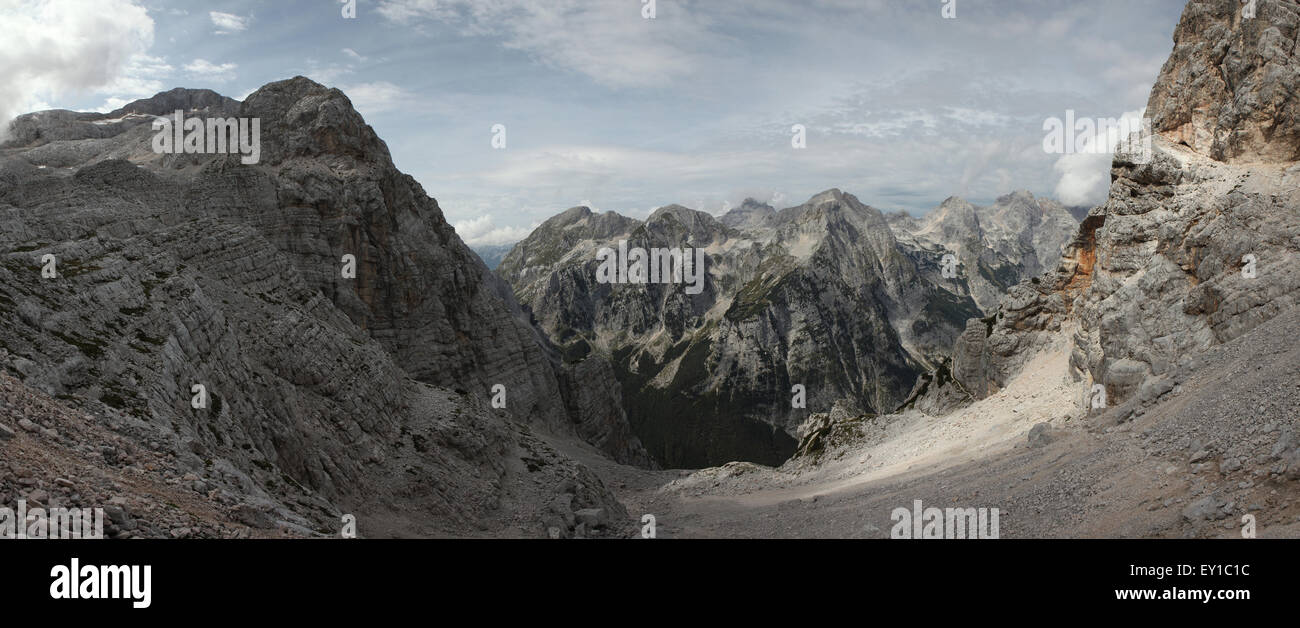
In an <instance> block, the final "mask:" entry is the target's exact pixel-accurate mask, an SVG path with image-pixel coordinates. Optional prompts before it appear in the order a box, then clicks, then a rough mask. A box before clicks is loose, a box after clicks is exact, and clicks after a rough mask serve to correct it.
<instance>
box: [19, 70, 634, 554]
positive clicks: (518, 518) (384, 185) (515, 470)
mask: <svg viewBox="0 0 1300 628" xmlns="http://www.w3.org/2000/svg"><path fill="white" fill-rule="evenodd" d="M176 109H181V110H183V111H185V112H187V115H188V116H193V117H225V116H231V117H240V118H257V119H259V120H260V122H261V143H262V152H261V161H260V163H258V164H257V165H255V166H249V165H243V164H241V163H240V161H239V158H238V156H232V155H212V154H157V153H155V152H154V151H153V149H152V148H151V139H152V137H153V135H154V131H153V129H152V128H151V123H152V122H153V120H155V119H156V118H155V116H160V115H166V114H170V113H171V112H172V111H174V110H176ZM13 128H14V132H13V134H12V135H11V139H10V140H9V141H8V142H6V143H5V144H3V145H0V250H3V251H4V254H3V258H0V262H2V263H0V368H3V369H4V370H7V371H8V372H10V373H11V374H12V376H13V377H14V378H16V380H17V381H18V382H19V383H20V385H21V386H23V387H26V388H29V389H32V390H34V391H40V392H42V393H44V394H46V395H48V396H50V397H52V398H54V399H55V400H56V401H57V402H59V403H61V404H64V405H66V406H68V407H70V408H75V409H76V410H78V411H83V412H87V413H90V414H92V415H94V416H96V417H98V419H99V420H100V421H101V422H102V423H103V424H104V425H106V426H108V427H109V428H110V429H111V430H113V431H114V432H115V433H118V434H122V435H124V436H126V437H128V438H130V439H131V440H132V441H134V442H136V443H145V442H147V443H151V444H153V445H154V446H156V449H157V451H159V452H160V454H161V455H163V456H164V457H166V458H167V459H169V460H171V461H172V462H171V463H170V464H171V465H172V466H174V468H175V469H176V472H175V475H176V476H178V477H179V476H182V475H187V474H193V475H195V476H198V477H199V478H201V480H202V482H203V484H204V486H205V488H206V489H207V490H209V491H218V492H221V491H225V492H226V493H229V494H230V495H231V496H232V497H231V499H233V500H235V501H238V502H239V504H237V506H238V507H240V508H254V509H258V510H259V511H261V512H264V513H265V514H266V515H267V517H266V519H265V520H266V521H271V522H273V523H272V525H277V524H278V523H286V522H287V523H293V524H294V525H296V526H297V528H295V529H297V530H298V531H299V532H305V531H315V532H319V533H324V532H326V531H330V530H334V529H335V528H337V527H338V525H337V523H338V519H337V516H338V515H339V514H340V513H352V514H355V515H356V516H357V518H358V524H359V528H360V530H361V533H362V534H367V533H370V534H375V535H422V534H477V533H483V532H485V531H490V530H501V529H510V530H514V531H515V532H516V533H517V534H520V535H545V534H547V533H548V532H550V533H552V534H560V535H567V534H571V533H572V529H573V526H572V525H560V526H556V525H553V523H554V521H551V523H550V524H547V523H546V522H545V521H544V519H545V518H546V517H550V516H552V515H546V514H545V513H546V512H550V511H548V510H546V509H547V507H548V506H547V504H550V503H552V501H553V500H552V497H553V498H554V499H556V500H558V499H560V497H561V496H567V502H568V506H566V507H568V508H571V509H579V510H580V509H582V508H584V507H592V508H599V509H601V510H602V511H604V512H606V513H608V514H609V515H610V516H611V517H610V521H621V517H622V516H623V515H624V514H625V513H623V511H622V507H621V506H620V505H619V504H618V502H617V500H615V499H614V498H613V497H612V495H611V494H610V493H609V492H608V491H607V490H606V489H605V487H604V486H603V484H602V483H601V481H600V480H599V479H598V478H596V477H595V476H593V475H592V474H591V473H590V472H589V471H587V470H586V469H585V468H584V467H583V466H582V465H580V464H577V463H574V462H573V461H572V460H569V459H568V458H567V457H566V456H563V455H560V454H558V453H557V452H556V450H555V449H553V448H552V447H551V446H550V445H549V444H548V439H555V438H558V439H561V440H562V441H565V442H567V441H570V440H571V441H574V442H580V441H582V440H585V441H586V442H587V443H590V444H591V446H594V447H597V448H599V449H600V450H602V451H603V452H605V453H606V454H607V455H609V456H612V457H614V458H615V459H617V460H619V461H622V462H627V463H631V464H649V463H650V461H649V458H648V456H646V454H645V451H644V449H643V448H641V446H640V444H639V442H638V441H637V439H636V438H635V437H634V436H632V435H631V434H630V431H629V429H628V425H627V422H626V419H625V416H624V414H623V411H622V406H621V400H620V398H619V395H618V392H619V391H618V390H617V389H616V388H615V389H611V388H609V387H607V386H601V383H600V381H599V379H597V378H593V376H592V374H593V373H597V374H598V373H601V372H602V370H607V369H608V368H609V367H608V364H602V363H600V362H599V360H596V359H592V360H589V361H583V362H570V363H565V362H562V361H561V360H560V359H559V358H558V356H557V354H556V352H555V349H554V347H552V346H551V345H550V344H549V343H548V342H547V341H546V340H545V339H544V338H543V337H542V335H541V333H540V332H539V331H538V330H537V329H536V328H535V327H533V326H532V325H531V324H530V322H529V321H528V318H527V316H526V315H525V314H524V313H523V311H522V310H521V309H520V308H519V306H518V305H517V304H516V302H515V300H514V297H513V295H512V294H511V291H510V289H509V288H508V286H506V285H505V284H504V283H503V282H501V281H500V280H499V279H497V278H496V277H495V276H494V275H493V274H492V273H490V272H489V271H488V270H487V269H486V268H485V267H484V266H483V264H482V262H481V261H479V259H478V257H477V256H475V255H474V254H473V253H472V252H471V251H470V250H469V249H468V248H467V247H466V246H465V245H464V244H463V243H462V242H461V241H460V238H459V237H458V236H457V235H456V233H455V231H454V230H453V229H452V227H451V226H450V225H449V224H447V222H446V221H445V220H444V218H443V216H442V212H441V210H440V209H439V207H438V205H437V202H436V201H435V200H434V199H432V198H430V197H429V196H428V195H427V194H425V192H424V190H423V189H422V188H421V187H420V185H419V184H418V183H416V182H415V181H414V179H412V178H411V177H409V176H407V175H405V174H402V173H401V172H399V171H397V169H396V168H395V167H394V166H393V163H392V160H391V158H390V156H389V153H388V149H387V147H386V146H385V144H384V143H383V141H382V140H380V139H379V138H378V137H377V136H376V135H375V133H374V131H373V130H372V129H371V128H370V127H369V126H368V125H367V124H366V123H365V121H364V120H363V119H362V118H361V116H360V115H359V114H358V113H357V112H356V111H355V110H354V109H353V108H352V106H351V103H350V102H349V101H348V99H347V97H346V96H345V95H344V94H343V93H342V92H339V91H338V90H333V89H327V88H325V87H322V86H320V85H318V84H316V83H314V82H312V81H310V80H307V79H304V78H301V77H300V78H296V79H292V80H288V81H282V82H278V83H272V84H269V85H267V86H265V87H263V88H262V89H260V90H258V91H256V92H254V93H253V94H251V95H250V96H249V97H248V98H247V99H246V100H245V101H244V102H242V103H235V102H234V101H231V100H230V99H226V98H222V97H219V96H216V95H215V94H213V93H211V92H202V91H189V90H174V91H172V92H165V93H163V94H159V95H158V96H156V97H154V98H152V99H147V100H144V101H139V102H136V103H132V104H130V105H127V106H126V107H124V108H123V109H121V110H119V111H117V112H113V113H110V114H74V113H71V112H40V113H35V114H29V115H26V116H23V117H21V118H19V119H18V120H17V121H15V123H14V126H13ZM349 255H350V256H353V258H354V262H355V277H351V276H347V275H346V274H345V273H344V272H343V271H342V269H343V267H344V266H345V264H347V261H348V260H347V258H345V256H349ZM44 273H48V274H44ZM196 385H198V386H202V387H203V389H202V390H201V391H200V392H198V393H196V392H195V391H196V390H197V389H195V388H194V386H196ZM199 396H201V397H202V401H204V402H205V404H204V407H197V408H196V407H194V406H195V405H196V403H197V402H196V398H198V397H199ZM494 401H495V402H498V403H494ZM499 402H504V407H502V404H501V403H499ZM6 410H8V409H6ZM4 419H5V420H6V421H15V422H16V421H18V420H20V419H24V420H29V421H31V422H33V423H34V424H37V425H42V424H44V423H45V422H46V419H44V418H43V417H42V416H39V415H37V416H17V417H15V416H13V415H12V414H8V413H7V414H6V416H5V417H4ZM33 437H39V434H37V435H35V436H33ZM2 446H3V444H0V447H2ZM83 453H84V452H83ZM89 453H94V452H93V451H92V452H89ZM87 455H89V454H87ZM94 462H95V461H89V463H92V464H93V463H94ZM556 503H558V502H556ZM557 512H561V513H562V512H563V508H560V509H559V510H558V511H557ZM570 512H571V511H570ZM570 519H571V517H565V516H561V517H560V520H561V521H569V520H570ZM552 528H553V529H554V530H550V529H552Z"/></svg>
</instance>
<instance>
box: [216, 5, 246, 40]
mask: <svg viewBox="0 0 1300 628" xmlns="http://www.w3.org/2000/svg"><path fill="white" fill-rule="evenodd" d="M208 17H209V18H211V19H212V25H213V26H216V27H217V30H215V31H213V32H214V33H215V34H217V35H231V34H234V33H238V32H241V31H243V30H246V29H247V28H248V18H246V17H240V16H238V15H234V14H232V13H222V12H220V11H209V12H208Z"/></svg>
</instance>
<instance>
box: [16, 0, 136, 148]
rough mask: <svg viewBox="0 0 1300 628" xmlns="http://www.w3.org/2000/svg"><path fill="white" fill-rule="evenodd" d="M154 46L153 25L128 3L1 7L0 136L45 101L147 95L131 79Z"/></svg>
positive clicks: (91, 0) (36, 1)
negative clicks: (109, 92)
mask: <svg viewBox="0 0 1300 628" xmlns="http://www.w3.org/2000/svg"><path fill="white" fill-rule="evenodd" d="M153 39H154V22H153V20H152V19H151V18H150V17H149V14H148V12H147V11H146V10H145V9H144V7H142V6H140V5H139V4H137V3H136V2H135V1H134V0H57V1H55V0H17V1H15V0H9V1H7V2H4V3H0V41H3V42H4V44H3V45H0V76H2V77H4V79H3V80H0V120H3V122H0V135H2V134H3V133H5V132H6V131H7V130H8V121H9V120H10V119H12V118H13V117H14V116H16V115H19V114H22V113H25V112H28V111H33V110H37V109H38V108H40V107H42V106H44V107H48V105H45V104H44V103H45V102H46V101H47V100H53V99H58V98H60V97H64V96H67V95H69V94H85V93H95V92H102V91H105V90H106V89H108V88H114V89H117V88H122V89H123V91H138V90H139V89H147V88H148V87H151V85H152V84H151V83H150V82H149V81H147V80H143V79H138V78H133V77H132V76H131V73H130V71H131V68H132V67H133V66H134V67H136V68H137V69H139V67H140V66H139V64H146V65H147V61H146V60H149V59H150V58H149V57H145V56H144V55H145V53H146V52H147V51H148V50H149V48H150V47H151V46H152V45H153Z"/></svg>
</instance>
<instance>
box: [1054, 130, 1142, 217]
mask: <svg viewBox="0 0 1300 628" xmlns="http://www.w3.org/2000/svg"><path fill="white" fill-rule="evenodd" d="M1145 114H1146V109H1140V110H1138V111H1128V112H1125V113H1124V115H1123V116H1121V117H1120V123H1121V124H1134V123H1135V121H1140V120H1141V119H1142V116H1143V115H1145ZM1122 139H1124V138H1121V137H1120V134H1119V132H1118V130H1116V129H1110V131H1109V132H1108V133H1107V134H1106V136H1105V137H1104V138H1095V139H1094V138H1088V139H1087V141H1085V142H1084V143H1083V145H1082V146H1078V147H1077V151H1078V152H1075V153H1071V154H1067V155H1062V156H1061V157H1060V158H1059V159H1057V160H1056V164H1055V166H1053V169H1054V170H1055V171H1056V173H1057V174H1058V175H1059V177H1060V178H1059V179H1058V181H1057V183H1056V192H1055V196H1056V200H1058V201H1060V202H1062V203H1065V204H1066V205H1099V204H1101V203H1103V202H1105V200H1106V196H1107V195H1108V194H1109V193H1110V167H1111V162H1112V161H1113V159H1114V155H1113V152H1114V150H1115V146H1116V145H1117V144H1118V143H1119V142H1120V141H1121V140H1122ZM1096 141H1102V142H1104V143H1105V144H1106V147H1105V150H1104V151H1101V150H1093V144H1094V143H1095V142H1096Z"/></svg>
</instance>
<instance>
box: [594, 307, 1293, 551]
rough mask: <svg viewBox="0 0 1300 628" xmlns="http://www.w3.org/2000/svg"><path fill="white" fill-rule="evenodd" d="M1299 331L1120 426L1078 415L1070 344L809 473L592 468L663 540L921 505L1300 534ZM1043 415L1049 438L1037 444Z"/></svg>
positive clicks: (1040, 523)
mask: <svg viewBox="0 0 1300 628" xmlns="http://www.w3.org/2000/svg"><path fill="white" fill-rule="evenodd" d="M1297 333H1300V310H1293V311H1291V312H1289V313H1287V314H1284V315H1283V316H1280V317H1278V318H1277V319H1275V320H1274V321H1271V322H1269V323H1267V324H1265V325H1264V326H1262V327H1261V328H1260V329H1258V330H1256V332H1254V333H1251V334H1248V335H1247V336H1245V337H1243V338H1239V339H1238V340H1236V341H1233V342H1231V343H1228V344H1226V345H1223V346H1220V347H1216V348H1214V349H1212V350H1211V351H1209V352H1208V353H1207V354H1205V355H1204V356H1202V358H1201V359H1199V360H1198V363H1197V366H1196V368H1195V369H1194V370H1193V371H1191V372H1189V373H1186V374H1184V375H1183V378H1184V379H1183V381H1181V382H1180V385H1179V386H1178V388H1176V389H1175V391H1174V393H1173V394H1171V395H1169V396H1167V397H1165V398H1164V399H1162V400H1161V402H1160V403H1158V404H1155V405H1154V406H1152V407H1149V408H1144V409H1140V411H1139V412H1138V413H1137V415H1136V418H1134V419H1132V420H1130V421H1128V422H1126V423H1122V424H1117V421H1118V417H1119V416H1121V415H1122V414H1123V413H1124V411H1125V410H1126V408H1125V407H1119V408H1112V409H1111V410H1110V411H1108V412H1104V413H1097V414H1094V415H1092V416H1086V415H1085V414H1084V412H1083V410H1082V409H1079V408H1080V403H1079V398H1081V397H1082V395H1083V392H1082V384H1081V383H1076V382H1073V381H1072V380H1071V379H1070V378H1069V376H1068V370H1067V362H1066V354H1065V352H1064V347H1059V346H1058V347H1052V348H1050V349H1049V350H1046V351H1044V352H1043V353H1042V354H1040V355H1038V356H1037V357H1035V358H1034V359H1033V360H1032V361H1031V362H1030V363H1029V364H1028V365H1027V366H1026V368H1025V369H1024V370H1023V372H1022V375H1021V376H1020V377H1019V378H1018V379H1016V380H1015V381H1013V382H1012V383H1011V384H1010V385H1009V386H1008V387H1007V388H1006V389H1005V390H1004V391H1002V392H1000V393H999V394H997V395H994V396H993V397H990V398H989V399H986V400H983V401H981V402H978V403H976V404H973V405H971V406H969V407H967V408H964V409H961V410H959V411H957V412H954V413H952V414H949V415H948V416H945V417H939V418H935V417H926V416H924V415H921V414H919V413H908V414H903V415H899V416H897V417H894V418H893V421H892V423H891V424H890V426H889V433H888V436H887V437H886V438H885V439H884V440H883V441H882V442H880V443H878V444H876V445H873V446H867V447H864V448H862V449H859V450H856V451H851V452H846V453H844V454H843V455H841V456H840V457H839V458H838V459H835V460H832V461H830V462H826V463H824V464H821V465H819V466H817V467H815V468H813V469H811V470H804V471H795V470H790V469H787V468H783V469H771V468H767V467H760V466H757V465H748V464H735V463H733V464H731V465H726V466H724V467H721V468H714V469H706V470H701V471H697V472H693V473H692V472H688V471H657V472H647V471H642V470H637V469H630V468H628V467H622V466H620V465H616V464H612V463H608V462H601V461H599V460H596V459H593V458H590V457H586V456H584V458H585V460H584V462H586V463H587V464H589V465H591V466H592V467H593V468H595V470H596V471H597V473H598V474H600V475H602V477H604V478H606V482H607V483H608V484H609V485H610V487H611V488H612V489H613V490H615V492H616V493H618V495H619V497H620V499H621V500H622V501H623V502H624V503H625V504H626V505H627V507H628V512H629V513H630V514H632V515H633V516H634V517H636V518H639V517H640V515H642V514H654V515H655V517H656V521H657V533H658V536H659V537H660V538H696V537H742V538H784V537H793V538H804V537H834V538H883V537H888V536H889V532H890V528H891V527H892V526H893V521H892V520H891V519H890V513H891V512H892V511H893V509H895V508H899V507H903V508H909V509H910V508H911V507H912V505H913V501H914V500H918V499H919V500H922V502H923V503H924V504H925V505H927V506H931V505H933V506H939V507H962V508H966V507H973V508H981V507H985V508H998V509H999V511H1000V528H1001V529H1000V534H1001V536H1002V538H1017V537H1035V538H1037V537H1206V536H1217V537H1225V538H1233V537H1240V531H1241V527H1242V521H1241V520H1242V517H1243V516H1244V515H1246V514H1250V515H1252V516H1254V517H1256V519H1257V531H1258V532H1257V533H1258V536H1259V537H1261V538H1264V537H1297V536H1300V482H1297V481H1296V479H1294V478H1293V479H1288V478H1287V477H1286V475H1285V474H1282V473H1278V460H1279V459H1280V458H1285V457H1286V456H1287V455H1288V454H1287V451H1285V447H1286V446H1288V445H1287V443H1288V442H1291V441H1293V440H1295V439H1294V438H1293V437H1288V436H1287V433H1288V431H1290V432H1291V433H1293V434H1295V433H1300V373H1298V372H1297V369H1296V365H1298V364H1300V348H1297V347H1296V346H1295V345H1294V343H1291V342H1289V341H1288V340H1287V339H1288V338H1294V337H1296V335H1297ZM1042 422H1049V423H1051V424H1052V428H1053V430H1052V434H1053V441H1052V442H1051V443H1050V444H1048V445H1045V446H1042V447H1038V448H1032V447H1030V446H1029V445H1028V443H1027V438H1026V436H1027V433H1028V431H1029V429H1030V428H1031V427H1033V426H1034V425H1035V424H1037V423H1042ZM1291 446H1293V445H1291ZM1279 448H1281V449H1283V451H1281V452H1280V453H1279V452H1278V450H1279ZM1206 451H1209V452H1211V453H1210V454H1209V455H1206V454H1205V452H1206ZM1282 466H1285V464H1283V465H1282Z"/></svg>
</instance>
